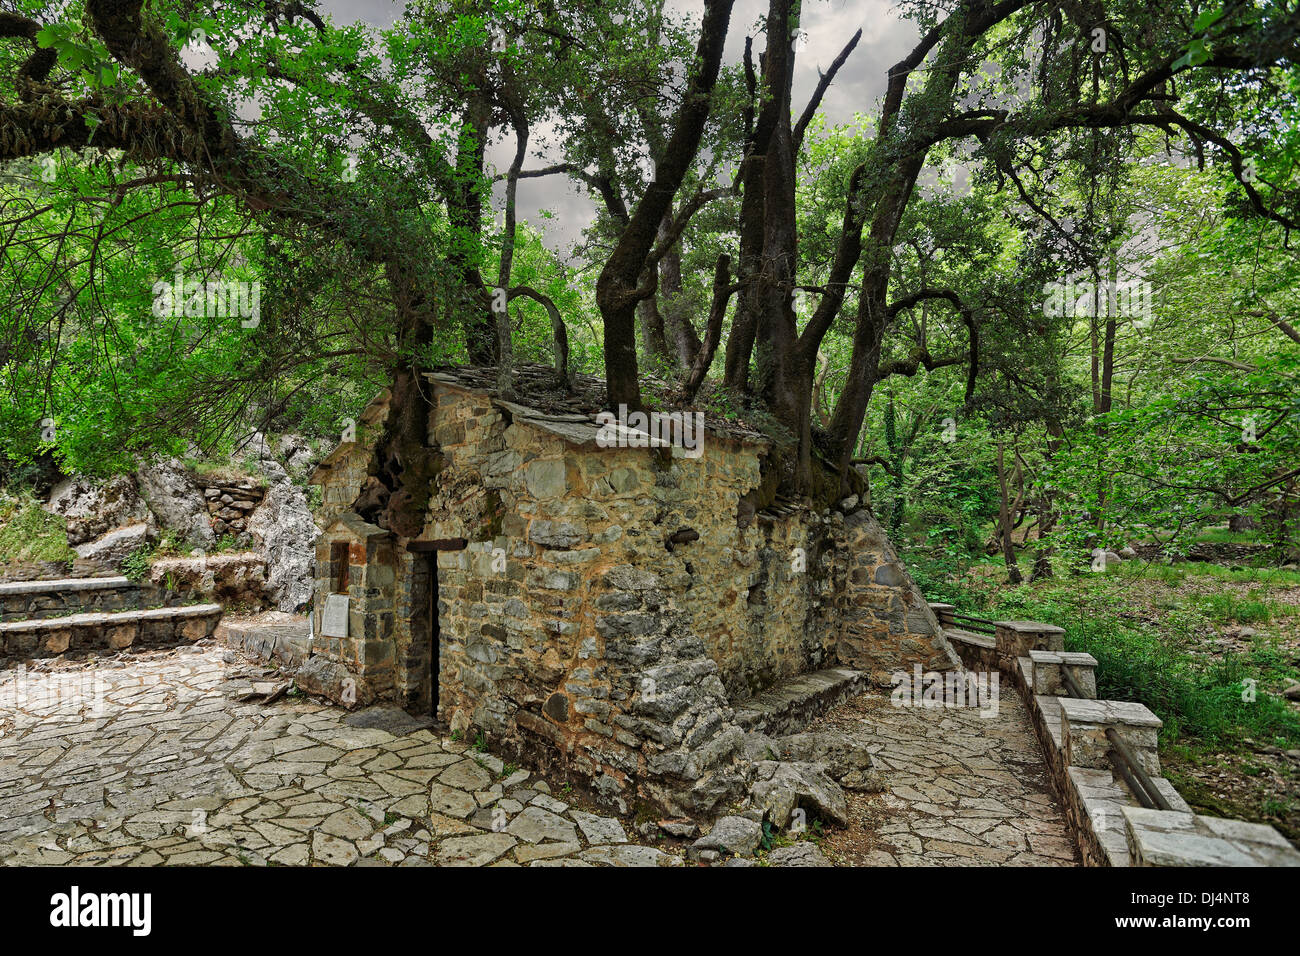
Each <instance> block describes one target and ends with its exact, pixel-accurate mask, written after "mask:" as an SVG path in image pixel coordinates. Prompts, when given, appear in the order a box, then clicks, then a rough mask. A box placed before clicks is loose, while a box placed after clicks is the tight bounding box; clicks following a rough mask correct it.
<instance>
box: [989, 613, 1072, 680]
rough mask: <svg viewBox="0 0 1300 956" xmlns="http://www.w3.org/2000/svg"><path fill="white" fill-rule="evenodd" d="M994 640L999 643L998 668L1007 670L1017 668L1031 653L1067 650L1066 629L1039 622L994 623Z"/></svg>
mask: <svg viewBox="0 0 1300 956" xmlns="http://www.w3.org/2000/svg"><path fill="white" fill-rule="evenodd" d="M993 627H994V628H995V631H994V639H995V640H996V641H997V648H998V666H999V667H1002V668H1004V669H1006V670H1011V669H1012V668H1013V667H1016V666H1017V664H1016V662H1017V661H1018V660H1019V659H1020V658H1022V657H1028V656H1029V652H1030V651H1034V650H1037V651H1063V650H1065V628H1062V627H1057V626H1056V625H1055V624H1041V623H1039V622H1038V621H994V622H993Z"/></svg>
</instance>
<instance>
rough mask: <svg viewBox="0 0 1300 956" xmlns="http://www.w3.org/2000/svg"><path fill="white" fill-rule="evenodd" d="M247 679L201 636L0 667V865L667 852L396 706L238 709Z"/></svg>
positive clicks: (546, 859) (444, 861) (477, 862)
mask: <svg viewBox="0 0 1300 956" xmlns="http://www.w3.org/2000/svg"><path fill="white" fill-rule="evenodd" d="M250 676H251V677H252V678H253V679H259V678H260V677H261V676H262V674H261V670H260V668H258V667H257V666H255V665H250V663H249V662H247V661H246V660H244V659H243V658H241V657H239V656H238V655H236V654H235V653H234V652H232V651H227V650H224V649H223V648H220V647H217V646H216V645H213V644H212V643H211V642H203V643H202V644H200V645H197V646H195V647H190V648H183V649H178V650H171V651H156V652H151V653H146V654H138V655H134V656H130V657H123V658H118V659H111V660H100V661H96V662H93V663H89V662H87V663H81V664H74V663H71V662H68V663H66V664H63V663H60V664H45V665H42V666H41V668H40V669H39V670H32V671H22V670H9V671H0V861H2V862H4V863H5V864H8V865H16V864H29V865H32V864H45V865H58V864H73V865H115V864H127V865H133V866H149V865H160V864H168V865H184V864H200V865H239V864H254V865H260V864H283V865H291V866H296V865H308V864H328V865H370V866H385V865H396V866H426V865H462V866H485V865H494V866H514V865H530V866H595V865H612V866H677V865H681V864H682V862H683V861H682V859H681V857H680V856H679V855H677V852H679V851H677V852H664V851H663V850H660V849H657V848H655V847H652V846H642V845H638V844H637V843H636V842H635V841H634V840H630V839H629V835H628V833H627V832H626V831H625V830H624V828H623V826H622V824H621V823H620V822H619V821H618V820H617V819H613V818H609V817H604V816H599V815H596V814H592V813H586V812H584V811H582V810H580V809H578V808H576V807H573V806H571V805H570V803H569V802H568V801H567V800H566V799H564V796H563V794H553V793H551V792H549V791H550V788H549V787H548V786H547V784H546V783H545V782H544V781H540V780H536V779H534V778H532V777H531V776H530V774H529V773H528V772H527V771H526V770H521V769H516V768H514V767H508V766H503V765H502V763H501V761H500V760H498V759H497V758H496V757H494V756H492V755H490V754H486V753H478V752H476V751H475V750H474V749H473V748H471V747H469V746H467V745H466V744H465V743H462V742H457V741H452V740H449V739H445V738H442V737H439V736H437V735H435V734H434V733H432V732H431V731H429V730H427V729H420V728H419V727H418V724H417V723H415V722H413V721H409V720H407V719H406V718H404V717H402V716H400V715H398V716H397V717H396V719H393V717H392V716H390V717H389V718H388V719H387V720H386V721H380V722H383V723H387V725H388V727H387V729H384V728H382V727H376V726H370V727H366V726H357V725H356V724H358V723H363V724H364V723H366V722H367V718H369V719H370V722H371V723H374V722H375V720H374V716H375V715H374V713H373V712H372V713H370V714H360V715H352V716H349V715H347V714H346V713H345V712H343V711H342V710H339V709H338V708H334V707H328V706H324V705H321V704H319V703H315V702H312V701H310V700H306V699H290V698H281V699H280V700H277V701H275V702H274V703H269V704H262V703H256V702H250V703H241V702H239V701H238V700H236V699H235V698H236V697H238V696H241V695H242V694H243V693H245V692H247V691H248V689H249V686H250V685H249V678H250ZM272 676H273V675H272ZM390 714H391V712H390Z"/></svg>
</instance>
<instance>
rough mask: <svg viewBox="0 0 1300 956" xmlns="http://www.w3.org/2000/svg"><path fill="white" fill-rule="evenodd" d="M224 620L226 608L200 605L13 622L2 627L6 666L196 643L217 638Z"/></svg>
mask: <svg viewBox="0 0 1300 956" xmlns="http://www.w3.org/2000/svg"><path fill="white" fill-rule="evenodd" d="M220 620H221V606H220V605H218V604H198V605H192V606H190V607H164V608H153V609H150V610H143V611H118V612H115V613H100V612H95V613H90V614H73V615H70V616H68V617H60V618H47V619H40V620H29V621H12V622H9V623H6V624H0V665H6V666H8V665H11V664H14V663H17V662H19V661H24V660H31V659H32V658H38V657H56V656H58V655H60V654H70V655H73V656H81V655H85V654H94V653H104V652H108V653H115V652H118V651H122V650H126V649H127V648H132V649H138V648H147V647H173V646H176V645H180V644H192V643H194V642H195V641H199V640H202V639H203V638H205V637H211V636H212V634H213V632H214V631H215V630H216V627H217V624H218V622H219V621H220Z"/></svg>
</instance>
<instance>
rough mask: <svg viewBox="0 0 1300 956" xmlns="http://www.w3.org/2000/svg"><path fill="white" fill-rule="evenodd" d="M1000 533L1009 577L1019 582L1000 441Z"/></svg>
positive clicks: (1014, 581)
mask: <svg viewBox="0 0 1300 956" xmlns="http://www.w3.org/2000/svg"><path fill="white" fill-rule="evenodd" d="M998 495H999V499H998V502H999V503H998V534H999V537H1000V538H1001V539H1002V559H1003V560H1004V561H1005V562H1006V565H1007V579H1008V580H1009V581H1010V582H1011V583H1012V584H1019V583H1020V581H1021V578H1020V566H1019V565H1018V564H1017V563H1016V548H1015V542H1014V541H1013V540H1012V538H1011V509H1010V506H1009V503H1008V501H1007V472H1006V468H1005V467H1004V466H1003V462H1002V442H998Z"/></svg>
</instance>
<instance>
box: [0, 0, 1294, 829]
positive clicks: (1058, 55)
mask: <svg viewBox="0 0 1300 956" xmlns="http://www.w3.org/2000/svg"><path fill="white" fill-rule="evenodd" d="M326 6H327V5H325V4H318V3H315V2H311V0H288V2H282V0H215V2H210V3H194V2H191V0H58V2H47V0H0V41H2V42H0V75H2V76H3V77H4V78H5V81H4V83H3V85H0V260H2V262H0V486H2V487H3V499H0V525H3V526H2V527H0V562H4V561H7V560H10V559H11V558H14V557H15V556H23V555H25V556H27V557H30V556H31V555H32V553H34V552H33V542H36V541H38V540H39V539H41V537H42V535H45V534H46V528H47V522H46V519H45V517H44V516H43V513H42V512H40V509H39V508H38V507H37V506H36V504H34V502H35V501H36V500H37V499H38V498H39V497H40V496H41V495H43V494H44V493H45V492H47V491H48V489H49V487H50V486H51V484H53V483H54V481H56V480H57V479H58V478H59V477H60V476H66V475H74V474H75V475H94V476H111V475H114V474H119V473H123V472H130V471H132V470H133V469H134V468H135V467H136V464H135V463H136V462H138V461H139V460H140V459H142V458H144V457H148V456H152V455H172V456H179V457H182V458H187V459H195V458H202V459H208V460H222V459H232V460H237V459H238V458H239V456H240V455H241V454H242V445H241V443H240V442H241V439H244V438H245V437H246V436H247V435H248V434H249V432H250V430H257V431H258V432H261V433H265V434H274V435H279V434H285V433H294V434H299V435H304V436H307V438H309V439H310V440H311V441H312V442H313V443H315V444H317V445H320V446H322V447H324V448H325V449H328V448H329V447H331V446H332V445H333V444H335V443H336V442H337V441H338V440H339V436H340V434H341V433H342V432H343V430H344V429H345V428H346V427H347V424H348V423H349V422H355V420H356V419H357V417H358V415H360V413H361V411H362V409H363V408H364V407H365V405H366V403H367V402H368V401H369V400H370V399H371V398H372V397H373V396H374V394H375V393H376V392H377V391H379V390H380V389H381V388H389V389H391V391H392V394H393V396H394V398H395V407H397V408H399V409H400V413H399V414H398V415H396V416H394V418H393V419H392V420H391V421H390V422H389V426H388V429H387V431H386V432H385V434H384V435H383V437H382V441H381V446H380V448H379V450H378V453H377V467H376V470H375V475H376V483H375V492H374V496H373V514H374V516H375V521H376V523H377V524H379V525H380V526H382V527H385V528H389V529H392V530H394V531H396V532H398V533H403V534H404V533H407V532H408V531H409V530H410V529H411V528H413V527H417V528H418V526H419V522H420V520H421V517H420V516H421V512H422V507H423V505H424V503H425V502H426V501H427V499H428V495H429V491H428V486H429V479H430V476H431V475H432V474H433V471H434V469H435V467H436V465H435V461H434V458H435V450H434V449H431V448H430V447H429V445H428V440H427V435H426V434H425V427H424V423H426V422H427V420H428V409H429V405H428V403H429V396H428V393H427V390H426V389H424V387H423V378H422V376H423V374H424V373H425V372H428V371H430V370H435V369H438V368H441V367H446V366H459V365H473V366H482V367H488V368H491V369H492V370H493V371H494V374H495V376H496V380H497V382H498V387H499V389H500V391H501V393H502V394H504V395H510V394H512V393H513V390H514V389H515V388H516V387H517V377H518V375H519V372H520V370H521V369H525V368H529V369H533V368H536V367H538V366H542V367H544V368H545V370H546V374H548V375H550V376H552V377H553V379H554V382H555V388H557V389H560V390H563V389H565V388H566V387H568V386H569V384H571V383H572V382H573V381H574V379H575V377H576V376H579V375H590V376H595V377H596V379H598V380H600V381H603V383H604V387H605V395H606V401H607V402H608V405H609V407H611V408H617V407H618V406H620V405H626V406H627V407H628V408H631V409H636V410H641V409H645V410H663V411H672V410H682V409H701V410H704V411H706V412H707V413H709V414H711V415H713V416H717V417H720V418H724V419H730V420H734V421H736V422H739V423H743V424H744V425H745V426H747V427H749V428H752V429H755V430H757V431H759V432H762V433H763V434H764V435H766V436H768V437H769V438H770V439H771V440H772V442H773V452H772V454H771V456H770V459H769V461H768V462H767V470H766V472H765V476H764V477H765V480H764V483H763V486H762V487H761V488H760V489H758V490H757V492H756V496H755V501H754V505H755V506H756V507H760V508H761V507H765V506H767V505H770V504H771V503H772V502H774V501H776V500H777V499H778V498H780V499H781V500H799V501H807V502H812V503H814V504H815V505H816V506H818V507H822V506H825V505H830V504H833V503H834V502H836V501H839V500H841V499H844V498H846V497H849V496H857V497H859V498H861V499H862V500H866V501H869V502H870V504H871V508H872V510H873V511H874V513H875V515H876V516H877V518H878V519H879V520H880V521H881V523H882V524H884V525H885V526H886V527H887V529H888V530H889V533H890V535H891V537H892V539H893V540H894V542H895V544H896V545H897V547H898V548H899V550H900V552H901V553H902V556H903V558H904V560H905V561H906V563H907V565H908V568H909V570H910V571H911V573H912V575H913V576H914V577H915V579H916V581H917V583H918V584H919V585H920V586H921V588H922V590H923V591H924V592H925V594H926V596H927V597H928V598H929V599H930V600H932V601H949V602H951V603H953V604H955V605H957V606H958V607H959V608H960V609H962V610H964V611H966V612H967V613H975V614H981V615H983V616H985V617H990V618H1008V617H1013V618H1032V619H1035V620H1044V621H1048V622H1050V623H1055V624H1059V625H1061V626H1064V627H1066V629H1067V644H1068V646H1070V647H1071V648H1072V649H1081V650H1088V651H1090V652H1091V653H1093V654H1094V655H1095V656H1096V657H1097V658H1098V660H1099V662H1100V668H1099V681H1100V682H1101V683H1102V684H1104V685H1105V687H1106V688H1107V689H1108V690H1109V691H1110V696H1113V697H1116V698H1121V699H1134V700H1140V701H1142V702H1143V703H1145V704H1147V705H1148V706H1149V707H1151V708H1152V709H1153V710H1154V711H1155V712H1156V713H1158V714H1160V716H1161V717H1162V718H1163V719H1164V720H1165V721H1166V724H1165V727H1164V729H1163V730H1162V738H1161V744H1162V754H1163V755H1164V757H1165V759H1166V761H1167V762H1168V764H1169V775H1170V777H1171V779H1174V780H1175V782H1177V783H1178V785H1179V787H1180V789H1182V790H1183V792H1184V793H1185V795H1186V796H1187V797H1188V800H1189V801H1191V802H1192V803H1193V804H1194V805H1196V806H1199V807H1209V808H1220V809H1222V810H1223V812H1224V813H1232V814H1236V815H1241V816H1247V817H1248V818H1250V819H1256V820H1262V821H1265V822H1269V823H1273V824H1275V825H1277V826H1278V827H1279V828H1280V829H1282V830H1283V832H1284V833H1286V835H1287V836H1288V837H1290V838H1291V839H1292V840H1294V839H1296V838H1297V836H1298V835H1300V785H1298V784H1297V781H1300V755H1298V754H1297V748H1300V704H1297V700H1298V699H1300V568H1298V565H1300V384H1298V381H1297V380H1298V379H1300V310H1298V308H1297V306H1298V305H1300V295H1297V289H1298V282H1300V251H1298V249H1300V246H1298V245H1297V242H1298V241H1300V240H1298V239H1297V236H1296V235H1295V229H1296V226H1297V223H1300V4H1297V3H1295V2H1294V0H1206V2H1201V0H1176V2H1149V0H900V2H898V3H897V4H896V5H895V6H892V7H888V8H886V7H883V6H881V7H877V6H874V5H870V6H869V5H866V4H863V5H862V6H863V14H862V17H861V18H860V19H861V21H862V24H863V28H862V29H858V30H857V31H856V32H847V31H846V32H844V33H843V35H836V36H834V39H833V42H830V43H827V42H824V41H825V36H824V33H823V34H820V35H819V33H818V31H826V30H829V29H831V27H830V26H828V24H830V23H832V22H833V23H835V24H842V22H844V21H843V18H842V17H841V18H838V19H835V18H833V17H832V15H833V14H838V13H842V12H843V9H842V8H843V7H844V6H845V5H844V4H839V3H824V2H814V0H806V2H801V0H767V2H766V3H762V4H749V5H745V6H744V7H743V8H742V6H741V5H740V4H738V3H735V2H734V0H701V2H698V3H666V2H664V0H616V2H597V3H593V2H583V3H569V2H565V0H411V2H409V3H406V4H405V5H403V6H401V7H400V9H395V10H394V12H393V15H392V18H391V21H390V22H388V23H387V24H386V25H382V26H380V25H375V24H373V23H370V22H367V21H365V20H350V19H348V18H347V17H344V16H341V15H337V14H334V13H331V12H330V11H329V10H328V9H326ZM848 7H850V8H851V7H853V4H852V3H851V2H850V3H849V4H848ZM885 16H888V17H889V18H890V19H891V21H897V22H898V23H901V24H903V25H905V26H906V35H907V36H908V38H909V39H908V41H907V43H906V44H904V47H905V49H904V50H903V52H902V55H901V56H900V57H899V58H897V59H896V60H894V61H888V62H886V61H882V60H879V59H873V58H874V57H877V54H878V51H879V49H880V45H879V44H876V43H873V36H874V34H875V32H876V28H877V27H878V24H876V23H875V22H874V21H875V18H879V17H885ZM864 31H865V32H864ZM810 41H817V42H816V43H815V44H810ZM810 45H815V48H816V49H817V50H830V51H831V52H830V54H829V55H826V56H824V57H821V58H820V59H818V61H817V62H816V64H815V72H814V73H812V74H809V73H808V72H807V66H808V65H811V64H807V65H806V64H805V63H803V62H802V58H804V57H805V56H806V55H807V51H808V49H809V48H810ZM867 74H870V75H872V76H873V77H874V78H875V80H874V81H873V82H874V85H873V86H872V90H873V91H879V95H877V94H876V92H872V93H870V94H869V95H868V93H867V92H866V91H865V90H864V91H861V92H859V91H858V90H856V89H854V88H852V87H849V88H847V89H846V88H845V77H846V76H849V75H852V76H855V77H861V76H864V75H867ZM809 75H812V76H815V78H816V79H815V81H814V82H811V83H810V82H805V81H804V80H803V79H800V80H799V81H798V82H796V77H800V78H805V77H807V76H809ZM832 95H838V96H840V97H841V98H842V99H841V101H842V102H849V103H852V104H853V107H852V111H851V114H850V115H837V116H832V115H830V114H829V113H828V111H827V110H826V109H825V105H826V103H827V102H828V97H830V96H832ZM841 112H842V111H841ZM539 197H540V198H539ZM575 197H576V198H577V199H580V200H581V201H582V202H583V203H586V204H588V205H589V207H590V209H591V215H590V217H589V221H588V222H586V224H585V225H579V226H575V225H574V224H573V223H571V222H568V221H566V220H565V216H564V214H562V213H557V212H556V211H555V210H554V209H553V208H549V207H550V206H563V207H565V208H570V206H571V203H570V202H569V200H570V199H574V198H575ZM562 200H563V202H562ZM529 210H536V213H535V214H532V213H530V212H529ZM52 547H54V549H55V550H56V551H58V550H59V549H61V548H63V547H64V546H63V544H62V543H61V542H56V544H54V545H52ZM1256 690H1257V693H1256ZM1243 741H1244V742H1243Z"/></svg>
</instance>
